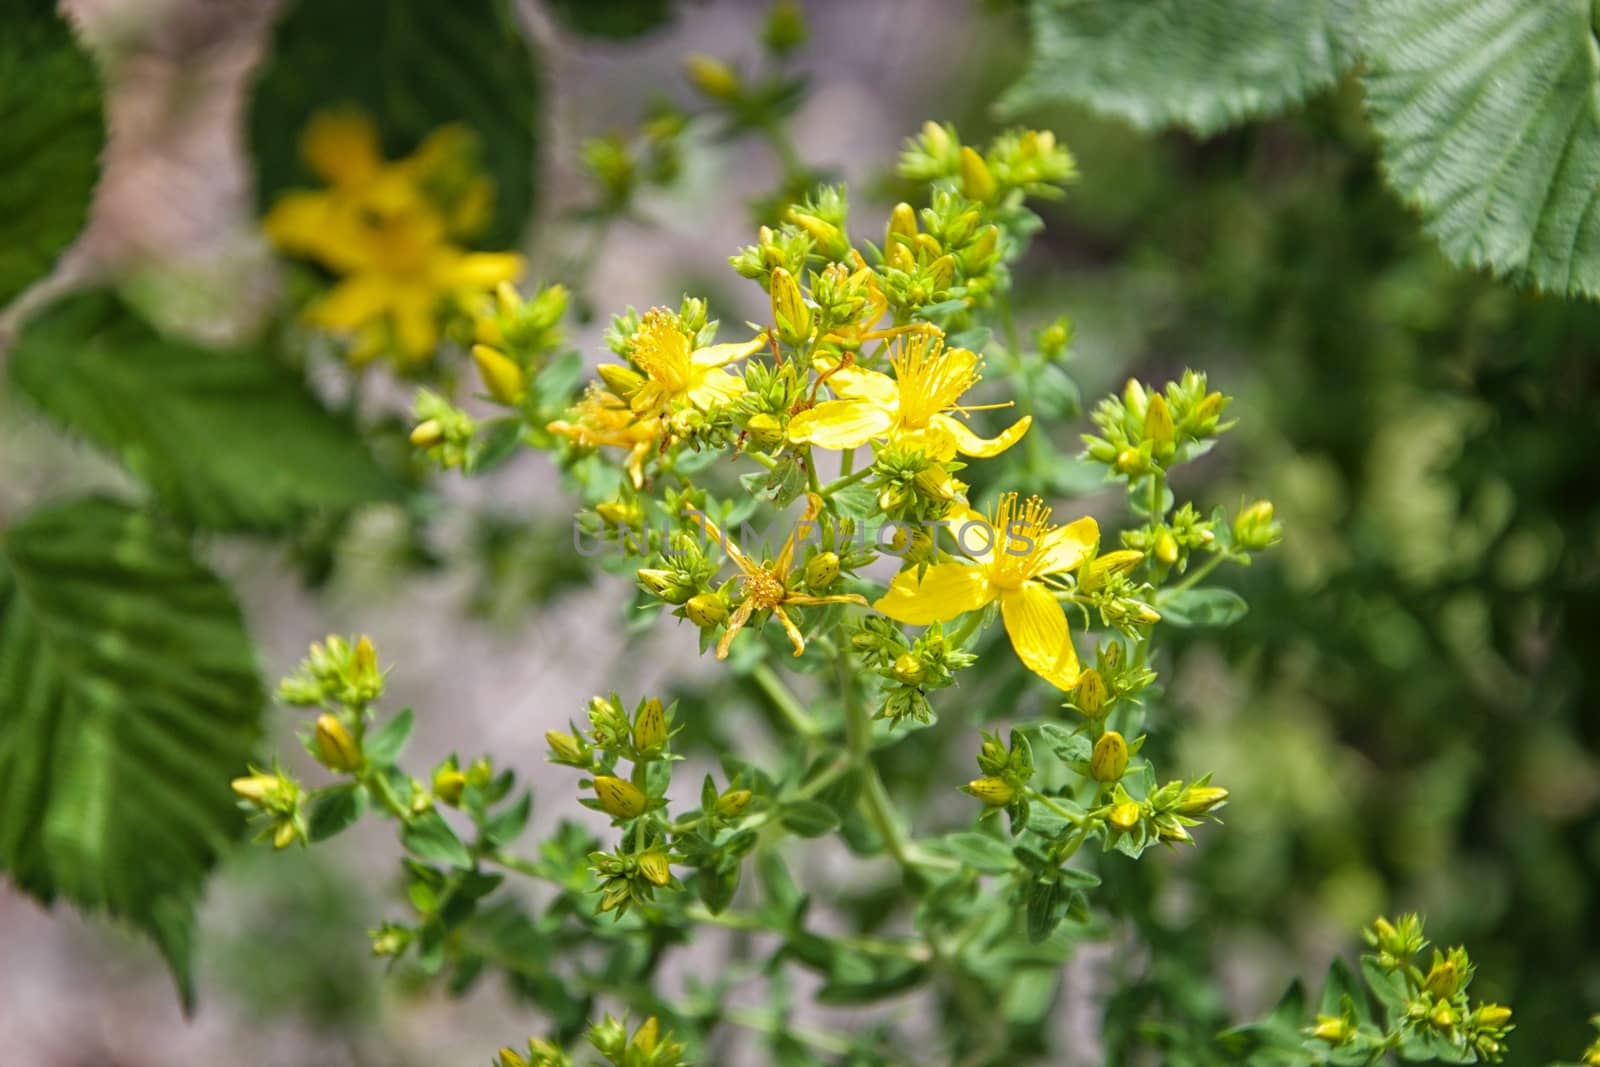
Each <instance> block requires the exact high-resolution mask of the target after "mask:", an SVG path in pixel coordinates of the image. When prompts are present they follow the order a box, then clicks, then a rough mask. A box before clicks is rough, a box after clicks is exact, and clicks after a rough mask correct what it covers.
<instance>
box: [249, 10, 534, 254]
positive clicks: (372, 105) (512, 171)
mask: <svg viewBox="0 0 1600 1067" xmlns="http://www.w3.org/2000/svg"><path fill="white" fill-rule="evenodd" d="M254 89H255V91H254V94H253V96H252V98H251V101H250V111H249V120H248V130H249V143H250V151H251V153H252V155H253V156H254V157H255V161H256V191H257V195H258V197H259V200H260V203H261V205H262V208H263V210H264V209H265V208H266V207H268V206H270V205H271V204H272V202H273V201H274V200H276V199H277V197H278V195H279V194H280V193H282V192H284V191H285V190H286V189H291V188H297V187H314V186H315V185H316V184H318V182H317V180H316V178H315V177H314V176H313V175H312V174H311V173H310V172H309V171H307V170H306V169H305V167H304V165H303V163H302V162H301V159H300V155H299V137H300V132H301V131H302V130H304V129H305V127H306V124H307V123H308V122H309V121H310V119H311V117H312V116H313V115H315V114H316V113H317V112H319V111H324V110H327V109H329V108H333V107H337V106H339V105H349V104H355V105H358V106H360V107H361V108H362V109H363V110H365V111H366V112H367V114H368V115H370V116H371V117H372V119H373V121H374V122H375V123H376V124H377V127H378V132H379V135H380V137H381V139H382V142H383V148H384V151H385V153H386V154H387V155H388V156H389V158H391V159H394V158H399V157H400V156H403V155H405V154H407V153H409V152H411V151H412V150H413V149H415V148H416V147H417V145H418V144H420V143H421V142H422V140H423V139H424V138H425V137H427V136H428V134H430V133H432V132H433V131H434V130H436V129H438V128H439V127H441V126H444V125H446V124H448V123H452V122H460V123H463V124H465V125H466V126H469V127H471V129H472V130H473V131H474V132H476V133H477V135H478V139H479V141H480V148H481V150H482V153H483V156H482V158H483V161H484V164H485V167H486V169H487V171H488V173H489V175H490V176H491V177H492V178H493V179H494V183H495V205H494V221H493V222H492V223H491V224H490V226H489V227H488V229H487V230H486V231H485V232H484V234H483V238H482V243H483V244H484V246H485V247H496V248H510V247H514V246H515V245H517V244H519V243H520V239H521V236H522V231H523V229H524V228H525V227H526V225H527V222H528V216H529V214H530V212H531V211H532V208H533V194H534V180H535V175H536V163H537V157H538V143H537V139H536V137H535V130H536V129H537V128H538V124H539V103H540V99H541V97H542V95H543V94H542V89H541V86H540V82H539V79H538V76H537V73H536V71H535V69H534V60H533V52H532V50H531V48H530V46H529V44H528V42H527V41H526V40H525V39H524V38H523V36H522V34H521V32H520V31H519V30H518V29H517V26H516V23H515V21H514V19H513V17H512V15H511V10H510V5H509V4H507V3H504V2H503V0H451V2H450V3H448V4H441V3H437V2H436V0H339V2H338V3H327V2H326V0H298V2H296V3H292V4H290V5H288V6H287V9H286V10H285V12H284V15H283V18H282V21H280V22H279V23H278V26H277V29H276V31H275V32H274V34H273V37H272V47H271V51H270V53H269V58H268V60H267V62H266V64H265V66H264V67H263V70H262V73H261V76H260V77H259V78H258V79H257V81H256V83H255V87H254Z"/></svg>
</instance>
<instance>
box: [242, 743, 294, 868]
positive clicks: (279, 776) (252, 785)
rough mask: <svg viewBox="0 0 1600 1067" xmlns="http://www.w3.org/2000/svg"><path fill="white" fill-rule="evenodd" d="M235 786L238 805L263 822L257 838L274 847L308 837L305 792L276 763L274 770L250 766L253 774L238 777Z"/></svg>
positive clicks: (256, 819) (283, 845) (285, 845)
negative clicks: (266, 841)
mask: <svg viewBox="0 0 1600 1067" xmlns="http://www.w3.org/2000/svg"><path fill="white" fill-rule="evenodd" d="M232 786H233V792H234V795H236V796H237V797H238V798H239V806H240V807H242V808H243V809H244V810H245V811H247V812H249V813H250V814H251V817H252V818H253V819H254V820H255V821H258V822H259V823H260V824H261V827H262V828H261V832H260V834H258V835H257V838H256V839H257V840H258V841H265V840H270V841H271V842H272V846H273V847H274V848H288V847H289V846H290V845H291V844H293V843H294V842H295V841H305V840H306V837H307V830H306V816H305V792H304V791H303V790H302V789H301V788H300V783H299V782H297V781H295V780H294V779H293V778H291V777H290V776H289V775H287V774H285V773H284V772H283V771H282V770H281V769H280V768H279V767H278V766H277V764H273V767H272V770H271V771H263V770H261V769H260V768H258V767H251V768H250V773H249V774H248V775H246V776H244V777H243V778H235V779H234V780H233V782H232Z"/></svg>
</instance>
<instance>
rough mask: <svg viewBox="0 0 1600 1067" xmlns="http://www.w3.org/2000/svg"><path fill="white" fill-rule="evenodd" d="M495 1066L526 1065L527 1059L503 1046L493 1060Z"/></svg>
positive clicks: (526, 1066) (517, 1066)
mask: <svg viewBox="0 0 1600 1067" xmlns="http://www.w3.org/2000/svg"><path fill="white" fill-rule="evenodd" d="M495 1067H528V1061H527V1060H526V1059H524V1058H523V1057H522V1054H521V1053H519V1052H517V1051H515V1050H514V1049H509V1048H503V1049H501V1050H500V1053H499V1058H498V1059H497V1060H496V1061H495Z"/></svg>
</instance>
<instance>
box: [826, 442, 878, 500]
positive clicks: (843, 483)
mask: <svg viewBox="0 0 1600 1067" xmlns="http://www.w3.org/2000/svg"><path fill="white" fill-rule="evenodd" d="M849 454H850V453H848V452H846V453H845V455H847V456H848V455H849ZM871 474H872V468H871V467H862V468H861V469H860V470H858V471H852V472H851V473H849V474H846V475H844V476H843V477H842V478H836V479H834V480H833V481H832V482H830V483H829V484H828V487H827V488H826V489H824V490H823V491H822V495H823V496H832V495H833V494H834V493H837V492H838V491H839V490H841V489H844V488H846V487H847V486H851V485H855V484H856V483H857V482H859V481H861V480H862V479H863V478H867V477H870V476H871Z"/></svg>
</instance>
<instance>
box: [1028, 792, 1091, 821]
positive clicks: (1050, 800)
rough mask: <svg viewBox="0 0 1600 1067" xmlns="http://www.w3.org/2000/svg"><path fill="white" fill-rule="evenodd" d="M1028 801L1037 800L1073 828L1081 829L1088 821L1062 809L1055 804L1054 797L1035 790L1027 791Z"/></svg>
mask: <svg viewBox="0 0 1600 1067" xmlns="http://www.w3.org/2000/svg"><path fill="white" fill-rule="evenodd" d="M1028 799H1029V800H1037V801H1038V802H1039V803H1041V804H1043V805H1044V806H1045V807H1047V808H1049V809H1050V810H1051V811H1053V812H1055V813H1056V814H1057V815H1059V816H1061V817H1062V818H1063V819H1065V820H1067V821H1068V822H1070V823H1071V824H1072V825H1073V826H1078V827H1081V826H1084V825H1085V824H1086V823H1088V821H1089V820H1088V819H1087V818H1086V817H1085V816H1082V815H1079V814H1077V813H1076V812H1073V811H1070V810H1068V809H1067V808H1063V807H1062V806H1061V805H1060V804H1057V803H1056V801H1055V798H1054V797H1051V796H1046V795H1045V794H1044V793H1041V792H1039V791H1038V790H1037V789H1029V790H1028Z"/></svg>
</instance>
